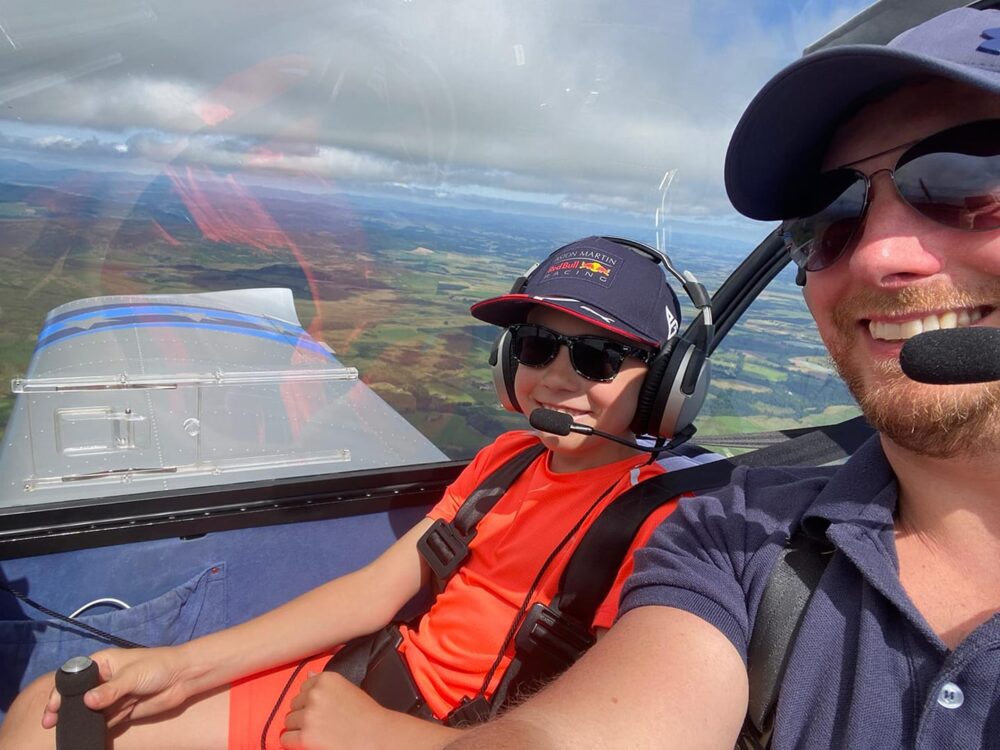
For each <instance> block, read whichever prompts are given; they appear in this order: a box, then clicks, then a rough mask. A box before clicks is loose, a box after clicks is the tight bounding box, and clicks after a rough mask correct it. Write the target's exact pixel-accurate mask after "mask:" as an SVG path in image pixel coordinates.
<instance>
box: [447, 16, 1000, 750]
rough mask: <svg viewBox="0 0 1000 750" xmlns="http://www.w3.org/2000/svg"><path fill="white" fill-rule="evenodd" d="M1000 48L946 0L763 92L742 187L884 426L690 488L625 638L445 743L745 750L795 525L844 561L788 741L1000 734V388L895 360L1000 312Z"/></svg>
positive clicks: (742, 140) (652, 557)
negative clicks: (757, 667) (720, 483)
mask: <svg viewBox="0 0 1000 750" xmlns="http://www.w3.org/2000/svg"><path fill="white" fill-rule="evenodd" d="M998 40H1000V11H997V10H988V11H976V10H971V9H960V10H955V11H951V12H949V13H946V14H944V15H942V16H939V17H937V18H935V19H932V20H931V21H928V22H927V23H925V24H922V25H921V26H918V27H916V28H915V29H912V30H911V31H909V32H907V33H906V34H904V35H902V36H901V37H899V38H898V39H896V40H894V41H893V42H892V43H890V44H889V45H888V46H887V47H881V46H878V47H873V46H848V47H841V48H839V49H832V50H829V51H826V52H823V53H819V54H816V55H812V56H810V57H808V58H804V59H802V60H799V61H798V62H796V63H794V64H793V65H791V66H789V67H788V68H786V69H785V70H784V71H782V72H781V73H779V74H778V75H777V76H776V77H775V78H774V79H773V80H772V81H771V82H770V83H768V84H767V86H765V87H764V89H763V90H762V91H761V93H760V94H759V95H758V96H757V98H756V99H755V100H754V101H753V102H752V103H751V105H750V107H749V109H748V110H747V112H746V113H745V115H744V117H743V119H742V121H741V122H740V124H739V126H738V127H737V129H736V132H735V134H734V136H733V140H732V143H731V145H730V150H729V154H728V158H727V164H726V180H727V187H728V190H729V194H730V197H731V199H732V200H733V203H734V204H735V205H736V207H737V208H738V209H740V210H741V211H742V212H743V213H746V214H747V215H749V216H752V217H754V218H758V219H784V220H786V221H785V225H784V235H785V238H786V242H787V244H788V246H789V250H790V251H791V253H792V257H793V259H794V260H795V261H796V262H797V263H798V264H799V266H800V267H801V268H802V269H804V274H805V278H806V284H805V289H804V294H805V298H806V302H807V303H808V306H809V309H810V311H811V312H812V314H813V316H814V318H815V320H816V324H817V327H818V329H819V332H820V334H821V336H822V338H823V341H824V343H825V344H826V345H827V347H828V349H829V351H830V355H831V357H832V358H833V359H834V361H835V363H836V365H837V367H838V369H839V371H840V373H841V374H842V376H843V377H844V379H845V380H846V381H847V383H848V384H849V385H850V387H851V389H852V392H853V393H854V395H855V396H856V398H857V399H858V401H859V403H860V404H861V406H862V408H863V410H864V412H865V414H866V415H867V417H868V419H869V421H871V423H872V424H873V425H874V426H875V427H876V429H877V430H878V432H879V434H878V435H877V436H876V437H875V438H873V439H872V440H871V441H869V442H868V443H866V444H865V445H864V446H863V447H862V448H861V449H860V450H859V451H858V452H857V453H856V454H855V455H854V456H853V457H852V459H851V460H850V461H849V462H848V463H847V464H846V465H844V466H843V467H837V468H826V469H814V470H798V469H796V470H774V469H759V470H749V471H746V470H742V469H741V470H739V471H738V472H737V473H736V474H735V475H734V483H733V485H732V486H731V487H729V488H727V489H726V490H724V491H721V492H718V493H715V494H714V496H710V497H702V498H697V499H692V500H690V501H687V500H685V501H682V502H681V504H680V506H679V508H678V510H677V511H676V512H675V513H674V514H673V516H672V517H671V518H670V519H668V520H667V521H666V522H665V523H664V524H663V525H662V526H661V527H660V529H659V530H658V531H657V533H656V534H655V535H654V537H653V539H652V540H651V542H650V545H649V546H648V547H647V548H646V549H645V550H642V551H640V552H639V553H637V556H636V572H635V574H634V575H633V577H632V578H631V579H630V581H629V583H628V584H627V585H626V588H625V591H624V594H623V599H622V607H621V613H620V620H619V621H618V623H617V624H616V625H615V627H614V628H613V629H612V630H611V631H610V632H609V633H608V635H607V636H606V637H605V638H604V639H602V641H601V642H600V643H599V644H598V645H597V646H596V647H595V648H593V649H592V650H591V651H590V652H589V653H588V654H587V655H586V656H585V657H584V658H583V659H582V660H581V661H580V662H578V663H577V664H576V665H575V666H574V667H573V668H571V669H570V670H569V671H568V672H567V673H566V674H565V675H564V676H563V677H562V678H560V679H559V680H557V681H556V682H555V683H554V684H553V685H551V686H550V687H549V688H548V689H546V690H544V691H542V693H540V694H539V695H538V696H537V697H536V698H534V699H532V700H530V701H528V702H527V703H525V704H524V705H522V706H520V707H519V708H517V709H515V710H514V711H512V712H510V713H509V714H508V715H507V716H506V717H504V718H501V719H500V720H499V721H497V722H495V723H493V724H489V725H486V726H484V727H481V728H478V729H475V730H472V731H470V732H468V733H466V734H465V735H464V736H463V737H462V738H460V739H459V740H458V741H456V742H454V743H453V744H452V745H450V746H449V747H453V748H482V747H489V748H524V747H532V748H590V747H594V748H611V747H627V748H647V747H648V748H654V747H655V748H674V747H677V748H719V749H720V750H721V749H723V748H725V749H726V750H728V749H729V748H732V747H733V744H734V741H735V740H736V739H737V735H738V734H739V732H740V727H741V725H742V723H743V720H744V715H745V713H746V709H747V705H748V680H747V674H746V666H745V659H746V654H747V645H748V643H749V640H750V635H751V633H752V632H753V628H754V626H755V623H756V622H758V618H757V615H758V606H759V604H760V601H761V596H762V593H763V590H764V587H765V586H766V584H767V582H768V579H769V576H770V573H771V571H772V569H773V567H774V564H775V561H776V560H777V558H778V555H779V553H780V552H781V550H782V548H783V547H784V546H785V544H786V542H787V540H788V538H789V537H790V536H791V535H792V534H793V533H795V532H799V531H800V530H801V532H803V533H805V534H807V535H811V536H813V537H815V538H818V539H820V540H824V541H825V542H828V543H829V544H830V545H831V546H832V549H833V553H832V556H831V557H830V559H829V562H828V563H827V566H826V569H825V572H824V574H823V577H822V580H821V581H820V583H819V586H818V589H817V591H816V594H815V595H814V596H813V598H812V600H811V601H810V603H809V605H808V607H807V609H806V612H805V615H804V618H803V621H802V625H801V628H800V630H799V632H798V634H797V637H796V640H795V643H794V646H793V647H792V650H791V655H790V658H789V662H788V665H787V670H786V672H785V677H784V681H783V684H782V687H781V693H780V698H779V703H778V707H777V712H776V718H775V727H774V734H773V737H772V741H771V746H772V747H774V748H792V747H801V748H807V747H808V748H820V747H828V748H869V749H870V748H898V747H907V748H911V747H921V748H925V747H926V748H942V747H949V748H952V747H962V748H966V747H968V748H973V747H976V748H978V747H986V746H991V745H992V744H994V743H997V742H1000V740H997V739H996V738H997V737H1000V731H998V730H1000V701H998V698H1000V653H998V647H1000V617H997V616H996V613H997V612H998V611H1000V575H998V567H1000V563H998V561H1000V489H998V488H1000V461H998V458H1000V384H998V383H987V384H976V385H958V386H932V385H923V384H919V383H916V382H914V381H911V380H909V379H907V378H906V377H905V376H904V375H903V374H902V372H901V370H900V366H899V352H900V349H901V348H902V344H903V340H904V339H906V338H908V337H910V336H912V335H914V334H915V333H919V332H920V331H922V330H924V329H929V328H935V327H955V326H968V325H976V326H991V327H1000V309H998V306H1000V41H998ZM832 170H841V171H838V172H835V173H832V174H831V171H832ZM845 170H854V171H853V172H851V171H845Z"/></svg>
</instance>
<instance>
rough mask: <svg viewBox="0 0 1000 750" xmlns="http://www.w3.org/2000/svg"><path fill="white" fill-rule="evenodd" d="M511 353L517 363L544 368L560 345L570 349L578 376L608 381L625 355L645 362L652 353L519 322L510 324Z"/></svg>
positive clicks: (602, 339)
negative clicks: (566, 334) (565, 334)
mask: <svg viewBox="0 0 1000 750" xmlns="http://www.w3.org/2000/svg"><path fill="white" fill-rule="evenodd" d="M510 335H511V352H512V353H513V355H514V359H516V360H517V361H518V363H519V364H522V365H525V366H527V367H545V366H546V365H548V364H549V363H550V362H551V361H552V360H554V359H555V358H556V355H557V354H559V347H560V346H565V347H567V348H568V349H569V361H570V363H571V364H572V365H573V369H574V370H575V371H576V373H577V375H579V376H580V377H583V378H586V379H587V380H596V381H598V382H601V383H607V382H610V381H612V380H614V379H615V376H616V375H617V374H618V371H619V370H621V368H622V364H624V362H625V358H626V357H635V358H636V359H639V360H641V361H643V362H645V363H647V364H648V363H649V361H650V360H651V359H652V358H653V352H652V351H650V350H649V349H642V348H640V347H638V346H632V345H630V344H623V343H622V342H620V341H615V340H614V339H606V338H603V337H602V336H564V335H563V334H561V333H558V332H557V331H553V330H552V329H550V328H546V327H545V326H538V325H532V324H530V323H518V324H516V325H512V326H510Z"/></svg>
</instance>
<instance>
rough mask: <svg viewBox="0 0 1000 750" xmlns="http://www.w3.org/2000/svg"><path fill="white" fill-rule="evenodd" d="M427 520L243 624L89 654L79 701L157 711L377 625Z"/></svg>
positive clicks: (415, 570) (406, 591)
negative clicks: (160, 645) (93, 675)
mask: <svg viewBox="0 0 1000 750" xmlns="http://www.w3.org/2000/svg"><path fill="white" fill-rule="evenodd" d="M430 524H431V521H430V520H429V519H426V518H425V519H423V520H422V521H420V523H418V524H417V525H416V526H414V527H413V528H412V529H411V530H410V531H409V532H407V533H406V534H405V535H403V536H402V537H401V538H400V539H399V540H397V541H396V542H395V543H394V544H393V545H392V546H391V547H390V548H389V549H388V550H386V551H385V552H384V553H382V555H380V556H379V557H378V558H377V559H376V560H374V561H373V562H372V563H370V564H369V565H367V566H365V567H364V568H361V569H360V570H357V571H355V572H353V573H349V574H347V575H345V576H341V577H340V578H337V579H334V580H333V581H330V582H328V583H325V584H323V585H321V586H318V587H317V588H315V589H313V590H311V591H309V592H307V593H305V594H302V595H301V596H299V597H297V598H295V599H293V600H291V601H290V602H287V603H286V604H283V605H282V606H280V607H278V608H276V609H274V610H272V611H270V612H267V613H265V614H263V615H261V616H259V617H257V618H254V619H253V620H250V621H248V622H245V623H243V624H240V625H237V626H234V627H231V628H227V629H226V630H222V631H219V632H217V633H213V634H211V635H207V636H204V637H202V638H198V639H196V640H193V641H190V642H189V643H186V644H183V645H180V646H177V647H174V648H166V649H143V650H141V651H139V650H135V651H121V650H111V651H104V652H99V653H98V654H95V655H94V658H95V661H97V662H98V664H99V665H100V666H101V673H102V677H103V678H104V680H105V682H104V684H103V685H101V686H99V687H98V688H95V689H94V690H92V691H90V692H89V693H88V694H87V701H86V702H87V705H88V706H90V707H91V708H93V709H103V708H106V707H108V706H110V705H112V704H114V703H116V702H117V701H119V700H120V699H123V698H127V696H133V697H135V698H140V701H139V703H138V704H137V705H136V706H135V707H134V708H130V710H129V711H127V712H125V713H127V714H129V715H131V718H133V719H137V718H141V717H143V716H149V715H153V714H157V713H160V712H161V711H164V710H166V709H168V708H172V707H174V706H177V705H179V704H180V703H182V702H183V701H184V700H186V699H187V698H189V697H191V696H194V695H199V694H201V693H204V692H206V691H208V690H212V689H214V688H216V687H219V686H221V685H225V684H227V683H231V682H232V681H234V680H236V679H238V678H240V677H243V676H245V675H248V674H253V673H255V672H259V671H261V670H263V669H267V668H269V667H273V666H275V665H278V664H285V663H288V662H292V661H295V660H297V659H301V658H303V657H305V656H309V655H312V654H316V653H319V652H322V651H323V650H325V649H328V648H331V647H332V646H335V645H337V644H338V643H343V642H345V641H348V640H350V639H351V638H354V637H356V636H359V635H364V634H365V633H370V632H373V631H375V630H377V629H378V628H380V627H382V626H383V625H385V624H387V623H388V622H389V621H390V620H391V619H392V617H393V615H395V614H396V612H398V611H399V609H400V608H401V607H402V606H403V605H404V604H405V603H406V602H407V601H409V599H410V598H411V597H412V596H413V595H414V594H416V593H417V591H419V589H420V585H421V580H422V576H423V570H424V566H423V563H422V560H421V558H420V555H419V553H418V552H417V549H416V543H417V540H418V539H419V538H420V537H421V536H422V535H423V533H424V532H425V531H426V530H427V528H428V527H429V526H430ZM126 702H128V703H131V700H127V701H126ZM57 708H58V697H57V696H54V697H53V699H52V700H51V701H50V704H49V706H48V708H47V712H46V718H45V719H44V720H43V723H45V724H52V723H54V722H55V715H54V713H55V710H56V709H57Z"/></svg>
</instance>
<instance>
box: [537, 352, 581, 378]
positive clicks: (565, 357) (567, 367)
mask: <svg viewBox="0 0 1000 750" xmlns="http://www.w3.org/2000/svg"><path fill="white" fill-rule="evenodd" d="M542 377H543V378H544V379H545V384H546V385H549V386H559V387H563V388H569V387H571V386H572V385H573V384H574V383H575V379H576V378H578V377H580V376H579V375H577V374H576V370H574V369H573V363H572V361H571V360H570V357H569V347H568V346H565V345H563V344H560V345H559V351H557V352H556V357H555V359H553V360H552V361H551V362H549V364H548V365H547V366H546V368H545V372H544V374H543V376H542Z"/></svg>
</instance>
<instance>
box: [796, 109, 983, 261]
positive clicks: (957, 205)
mask: <svg viewBox="0 0 1000 750" xmlns="http://www.w3.org/2000/svg"><path fill="white" fill-rule="evenodd" d="M907 145H908V144H907ZM879 172H888V173H889V176H890V178H891V179H892V181H893V183H894V184H895V185H896V190H897V191H898V192H899V195H900V196H901V197H902V198H903V200H905V201H906V202H907V203H908V204H910V205H911V206H912V207H913V208H915V209H916V210H917V211H919V212H920V213H922V214H923V215H924V216H926V217H927V218H929V219H932V220H934V221H936V222H937V223H938V224H942V225H944V226H946V227H951V228H953V229H964V230H967V231H973V232H982V231H988V230H991V229H998V228H1000V120H984V121H981V122H973V123H969V124H967V125H959V126H958V127H955V128H949V129H948V130H944V131H942V132H940V133H936V134H935V135H932V136H930V137H928V138H925V139H924V140H922V141H918V142H917V143H915V144H913V145H912V146H910V147H909V148H908V149H907V150H906V151H905V152H903V155H902V156H900V157H899V160H898V161H897V162H896V166H895V167H893V168H892V169H880V170H878V171H876V172H874V173H872V174H871V175H865V174H864V173H862V172H859V171H858V170H856V169H850V168H840V169H834V170H832V171H830V172H824V173H823V174H821V175H820V176H819V180H818V182H817V184H816V186H815V188H814V189H813V190H811V191H810V193H809V195H807V196H806V199H805V200H806V204H805V205H806V210H805V211H803V216H801V217H799V218H797V219H789V220H787V221H785V223H784V224H783V225H782V227H781V233H782V236H783V238H784V241H785V247H786V248H787V249H788V252H789V254H790V255H791V256H792V260H793V261H794V262H795V264H796V265H798V266H799V268H803V269H805V270H806V271H820V270H822V269H824V268H828V267H829V266H832V265H833V264H834V263H836V262H837V260H838V259H839V258H840V256H841V255H843V254H844V252H845V251H846V250H848V249H849V248H850V247H851V246H852V244H853V242H854V241H855V240H856V239H857V237H858V236H859V235H860V234H861V228H862V227H863V226H864V222H865V214H866V213H867V211H868V206H869V204H870V202H871V179H872V177H874V176H875V175H876V174H878V173H879Z"/></svg>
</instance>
